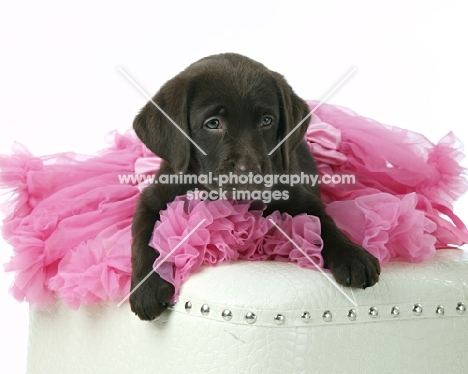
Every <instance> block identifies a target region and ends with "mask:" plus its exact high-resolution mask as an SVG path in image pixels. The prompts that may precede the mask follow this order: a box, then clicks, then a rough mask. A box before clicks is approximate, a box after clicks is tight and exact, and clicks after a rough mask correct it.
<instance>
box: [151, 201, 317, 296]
mask: <svg viewBox="0 0 468 374" xmlns="http://www.w3.org/2000/svg"><path fill="white" fill-rule="evenodd" d="M264 208H265V206H264V205H263V203H261V204H259V202H254V203H251V202H240V201H227V200H215V201H200V200H186V199H184V198H183V197H180V198H177V199H176V200H175V201H174V202H173V203H172V204H171V207H170V209H167V210H165V211H164V212H162V213H161V221H160V222H157V223H156V226H155V230H154V232H153V237H152V239H151V242H150V245H151V246H152V247H153V248H157V249H158V250H159V252H160V254H161V255H160V257H159V258H158V259H157V260H156V262H155V266H154V267H155V268H157V271H158V273H159V275H160V276H161V277H162V278H163V279H165V280H166V281H168V282H170V283H172V284H173V285H174V286H175V290H176V295H177V294H178V292H179V288H180V285H181V284H182V283H183V281H184V280H185V279H186V278H187V277H188V276H189V275H190V274H192V273H193V272H194V271H196V270H197V269H198V268H199V267H200V266H202V265H211V266H214V265H217V264H219V263H221V262H223V261H234V260H250V261H258V260H262V261H267V260H275V261H290V262H297V263H298V264H299V266H302V267H308V268H314V267H315V266H320V267H322V266H323V258H322V256H321V251H322V247H323V242H322V238H321V237H320V221H319V219H318V218H317V217H314V216H308V215H306V214H302V215H299V216H295V217H294V218H293V217H291V216H290V215H288V214H286V213H283V214H280V213H279V212H274V213H272V214H270V215H269V216H267V217H262V212H263V210H264ZM272 221H273V222H274V223H275V224H276V225H278V226H279V227H280V228H281V229H282V230H283V231H284V233H285V234H286V235H287V237H286V236H285V235H284V234H283V233H281V231H279V230H277V229H276V227H275V225H274V224H273V223H272ZM200 223H201V225H200V226H198V227H197V225H199V224H200ZM194 228H196V230H195V231H193V233H191V232H192V230H193V229H194ZM288 237H289V238H290V239H291V240H292V242H291V241H290V240H289V238H288ZM181 242H182V243H183V244H182V245H180V243H181ZM293 243H295V244H297V246H299V248H300V249H301V250H299V249H298V248H297V247H296V246H295V245H293ZM179 245H180V247H179V248H177V249H176V250H175V251H174V249H175V248H176V247H177V246H179ZM309 259H310V260H312V262H311V261H310V260H309ZM314 264H315V265H314Z"/></svg>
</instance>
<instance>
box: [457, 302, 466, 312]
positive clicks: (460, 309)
mask: <svg viewBox="0 0 468 374" xmlns="http://www.w3.org/2000/svg"><path fill="white" fill-rule="evenodd" d="M455 309H456V310H457V313H458V314H463V313H465V312H466V305H465V304H463V303H462V302H461V301H460V302H459V303H458V304H457V307H456V308H455Z"/></svg>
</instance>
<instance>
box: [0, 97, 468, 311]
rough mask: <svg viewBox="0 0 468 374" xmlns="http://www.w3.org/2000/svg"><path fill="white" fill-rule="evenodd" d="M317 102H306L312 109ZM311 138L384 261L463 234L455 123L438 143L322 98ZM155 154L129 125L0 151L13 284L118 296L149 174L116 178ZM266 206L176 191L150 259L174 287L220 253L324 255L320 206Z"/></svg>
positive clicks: (150, 169) (348, 211) (149, 162)
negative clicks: (87, 143) (268, 209)
mask: <svg viewBox="0 0 468 374" xmlns="http://www.w3.org/2000/svg"><path fill="white" fill-rule="evenodd" d="M317 104H318V103H317V102H314V101H311V102H309V105H310V107H311V109H313V108H314V107H315V106H316V105H317ZM306 139H307V141H308V144H309V147H310V150H311V152H312V153H313V154H314V156H315V158H316V160H317V163H318V167H319V172H320V174H321V175H322V176H323V175H326V174H328V175H342V176H344V175H347V174H352V175H354V176H355V178H356V183H354V184H342V183H340V184H338V183H337V184H322V185H321V192H322V198H323V200H324V201H325V202H326V204H327V210H328V212H329V214H330V215H332V217H333V218H334V219H335V221H336V222H337V224H338V226H339V227H340V228H342V229H343V230H344V231H345V232H346V233H347V234H348V235H349V236H350V238H351V239H352V240H354V241H355V242H357V243H359V244H362V245H363V246H364V247H365V248H366V249H367V250H368V251H369V252H371V253H372V254H374V255H375V256H376V257H377V258H379V260H380V261H381V262H382V263H385V262H387V261H391V260H392V259H394V258H402V259H405V260H407V261H412V262H418V261H423V260H424V259H426V258H429V257H430V256H432V255H433V254H434V252H435V250H436V248H443V247H447V246H449V245H454V246H459V245H461V244H464V243H467V242H468V232H467V230H466V228H465V226H464V224H463V223H462V222H461V221H460V220H459V219H458V218H457V217H456V216H455V215H454V214H453V202H454V201H455V200H456V199H457V198H458V197H459V196H461V195H462V194H463V193H465V192H466V190H467V188H468V184H467V181H466V180H465V178H464V177H463V174H464V172H465V170H464V169H463V168H462V167H461V166H460V165H459V161H460V160H461V158H462V157H463V154H462V148H461V144H460V142H459V141H458V140H457V139H456V138H455V137H454V135H453V134H451V133H449V134H448V135H447V136H446V137H444V138H443V139H442V140H441V141H440V142H439V143H438V144H435V145H434V144H432V143H431V142H429V141H428V140H427V139H426V138H425V137H424V136H423V135H420V134H416V133H413V132H410V131H407V130H403V129H399V128H396V127H389V126H385V125H382V124H380V123H378V122H376V121H374V120H371V119H368V118H364V117H361V116H359V115H357V114H355V113H353V112H352V111H350V110H348V109H345V108H341V107H338V106H333V105H328V104H322V105H321V106H320V107H319V108H318V109H316V110H315V112H314V114H313V116H312V121H311V125H310V127H309V129H308V132H307V135H306ZM160 162H161V160H160V159H159V158H158V157H156V156H155V155H154V154H152V153H151V152H150V151H149V150H148V149H147V148H146V147H145V146H144V145H143V144H142V143H141V142H140V141H139V140H138V138H137V137H136V136H135V135H134V133H133V132H132V131H129V132H127V133H126V134H124V135H119V134H117V133H113V135H112V144H111V146H109V147H108V148H106V149H104V150H103V151H101V152H100V153H99V154H97V155H95V156H80V155H76V154H73V153H62V154H56V155H51V156H43V157H35V156H33V155H31V154H30V153H29V152H28V151H27V150H26V149H25V148H24V147H22V146H20V145H18V144H15V146H14V150H13V154H12V155H9V156H0V168H1V173H0V187H2V188H7V189H10V190H12V192H13V197H12V199H10V200H9V201H7V202H5V203H4V204H3V205H2V208H3V211H4V212H5V214H6V218H5V220H4V222H3V236H4V238H5V240H6V241H7V242H8V243H10V245H11V246H12V247H13V255H12V257H11V260H10V262H9V263H8V264H6V266H5V269H6V270H7V271H12V272H15V273H16V277H15V281H14V284H13V286H12V293H13V296H14V297H15V298H16V299H18V300H26V301H28V302H31V303H34V304H37V305H39V306H48V305H50V304H52V303H54V302H56V300H57V298H60V299H62V300H63V301H64V302H65V303H66V304H67V305H69V306H70V307H72V308H77V307H79V305H81V304H87V305H90V304H96V303H100V302H102V301H106V300H111V301H119V300H121V299H122V298H123V297H124V296H125V295H126V294H127V293H128V292H129V288H130V274H131V264H130V244H131V232H130V224H131V219H132V216H133V213H134V210H135V206H136V202H137V200H138V197H139V194H140V192H141V189H142V188H144V187H145V186H146V185H147V183H144V182H142V181H132V182H131V183H120V181H119V177H118V175H128V174H134V173H136V174H150V173H154V172H155V171H156V170H157V169H158V168H159V165H160ZM140 182H141V183H140ZM263 208H264V207H263V205H262V204H261V203H259V202H253V203H250V202H233V203H231V202H226V201H222V200H221V201H212V202H200V201H195V200H192V201H188V200H185V199H184V198H183V197H180V198H177V199H176V200H175V201H174V202H173V203H172V204H170V205H169V206H168V208H167V210H165V211H164V212H162V214H161V221H160V222H157V223H156V226H155V230H154V233H153V237H152V240H151V245H153V246H154V247H156V248H158V250H159V251H160V252H161V256H160V257H159V261H161V260H162V259H164V258H165V257H166V256H167V258H166V259H165V260H164V262H162V263H160V262H158V260H157V261H156V263H155V268H157V271H158V273H159V274H160V275H161V276H162V277H163V278H164V279H166V280H168V281H170V282H171V283H173V284H174V285H175V287H176V290H177V292H178V290H179V289H180V286H181V285H182V283H183V282H184V280H186V279H187V277H188V276H189V275H190V274H191V273H193V272H194V271H196V270H197V269H198V268H199V267H200V266H203V265H217V264H219V263H221V262H223V261H233V260H236V259H247V260H275V261H294V262H297V263H298V264H299V266H302V267H309V268H314V265H313V264H312V263H311V261H310V260H309V259H308V258H307V257H310V258H311V259H313V261H314V262H315V263H316V264H318V265H319V266H323V260H322V258H321V255H320V251H321V248H322V241H321V239H320V222H319V221H318V219H317V218H316V217H312V216H307V215H300V216H296V217H290V216H289V215H287V214H283V215H281V214H279V213H278V212H275V213H273V214H272V215H270V216H269V217H262V211H263ZM270 219H272V220H273V221H274V222H275V223H277V224H278V225H279V226H280V227H281V228H282V230H284V231H285V232H286V234H287V235H288V236H290V237H291V238H292V239H293V241H294V242H295V243H296V244H297V245H298V246H299V247H300V248H302V250H303V251H305V253H306V254H307V256H304V254H303V253H302V252H301V251H299V250H298V249H297V248H296V247H295V246H293V245H292V243H291V242H290V241H289V240H288V239H287V238H286V237H285V236H284V235H283V234H282V233H281V232H280V231H278V230H277V229H276V228H275V227H274V226H273V224H272V223H271V222H270ZM203 220H204V221H203ZM202 221H203V223H202V224H201V226H200V227H198V228H197V230H195V231H194V232H193V234H192V235H190V236H189V237H188V238H187V240H185V241H183V243H182V244H181V245H179V247H178V248H177V250H176V251H174V252H173V249H174V248H175V247H176V246H177V245H178V244H179V243H180V242H181V241H182V240H183V239H184V238H185V237H186V236H187V234H188V233H190V231H191V230H192V229H193V228H195V227H196V225H197V224H199V223H200V222H202Z"/></svg>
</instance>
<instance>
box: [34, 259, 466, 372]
mask: <svg viewBox="0 0 468 374" xmlns="http://www.w3.org/2000/svg"><path fill="white" fill-rule="evenodd" d="M344 290H345V292H347V293H348V294H349V295H351V293H350V291H349V289H345V288H344ZM354 296H355V298H356V301H357V306H356V307H355V306H353V305H352V304H351V303H350V301H349V300H347V299H346V298H345V297H344V296H343V295H342V294H341V293H340V292H338V291H337V290H336V288H334V287H333V285H332V284H330V283H329V282H328V281H327V279H326V278H325V277H324V276H323V275H321V274H320V273H319V272H317V271H313V270H306V269H301V268H298V267H297V266H296V265H294V264H289V263H287V264H285V263H276V262H236V263H226V264H223V265H221V266H219V267H216V268H203V269H202V270H201V271H200V272H199V273H197V274H194V275H193V276H192V277H191V278H190V279H189V280H188V281H187V282H186V283H185V284H184V286H183V288H182V292H181V295H180V300H179V302H178V303H177V304H176V305H175V306H174V307H173V308H172V309H171V310H168V311H167V312H165V313H164V314H163V315H162V316H161V317H160V319H159V320H157V321H153V322H142V321H140V320H139V319H138V318H137V317H136V316H134V315H133V313H131V311H130V308H129V305H128V304H127V303H126V304H123V305H122V306H121V307H120V308H118V307H117V306H116V305H115V304H106V305H102V306H98V307H82V308H80V309H79V310H78V311H72V310H69V309H67V308H65V307H63V306H58V307H56V308H54V309H53V310H50V311H48V312H38V311H35V310H33V309H31V317H30V338H29V339H30V341H29V355H28V372H29V373H31V374H39V373H44V374H55V373H61V374H62V373H66V374H74V373H80V374H87V373H93V374H95V373H99V374H104V373H112V374H120V373H138V374H146V373H148V374H149V373H151V374H155V373H156V374H162V373H171V374H179V373H213V374H218V373H228V374H229V373H268V374H271V373H278V374H279V373H281V374H284V373H288V374H289V373H360V374H361V373H373V374H375V373H467V372H468V311H466V308H467V306H468V252H466V251H462V250H440V251H438V252H437V254H436V256H435V257H434V258H433V259H431V260H428V261H426V262H425V263H423V264H409V263H403V262H401V263H390V264H387V265H385V266H384V267H383V271H382V275H381V280H380V282H379V283H378V284H377V285H376V286H374V287H372V288H368V289H366V290H354Z"/></svg>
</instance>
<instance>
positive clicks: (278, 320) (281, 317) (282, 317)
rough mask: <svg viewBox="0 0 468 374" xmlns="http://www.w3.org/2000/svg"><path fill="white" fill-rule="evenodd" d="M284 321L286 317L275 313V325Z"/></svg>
mask: <svg viewBox="0 0 468 374" xmlns="http://www.w3.org/2000/svg"><path fill="white" fill-rule="evenodd" d="M285 321H286V317H285V316H283V315H282V314H277V315H276V316H275V323H276V324H277V325H282V324H284V322H285Z"/></svg>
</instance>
